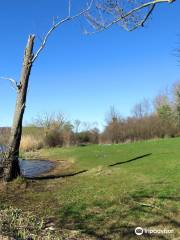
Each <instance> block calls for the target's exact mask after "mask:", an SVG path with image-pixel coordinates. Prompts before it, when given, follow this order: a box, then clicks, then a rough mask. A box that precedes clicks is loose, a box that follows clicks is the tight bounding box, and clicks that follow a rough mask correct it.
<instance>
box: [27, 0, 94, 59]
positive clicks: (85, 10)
mask: <svg viewBox="0 0 180 240" xmlns="http://www.w3.org/2000/svg"><path fill="white" fill-rule="evenodd" d="M93 2H94V0H91V1H90V3H89V4H88V6H87V8H86V9H83V10H82V11H80V12H79V13H77V14H75V15H73V16H70V15H68V16H67V17H66V18H64V19H62V20H59V21H57V22H56V23H53V25H52V27H51V28H50V29H49V31H48V32H47V33H46V35H45V37H44V39H43V42H42V44H41V46H40V48H39V49H38V50H37V52H36V53H35V54H34V57H33V59H32V63H33V62H34V61H35V60H36V59H37V57H38V56H39V54H40V53H41V51H42V50H43V49H44V48H45V46H46V43H47V41H48V39H49V37H50V35H51V34H52V32H53V31H54V30H55V29H57V28H58V27H59V26H60V25H62V24H63V23H65V22H68V21H71V20H74V19H76V18H78V17H80V16H83V15H84V14H85V13H86V12H88V11H89V10H90V9H91V7H92V4H93ZM70 12H71V1H70V0H69V13H70Z"/></svg>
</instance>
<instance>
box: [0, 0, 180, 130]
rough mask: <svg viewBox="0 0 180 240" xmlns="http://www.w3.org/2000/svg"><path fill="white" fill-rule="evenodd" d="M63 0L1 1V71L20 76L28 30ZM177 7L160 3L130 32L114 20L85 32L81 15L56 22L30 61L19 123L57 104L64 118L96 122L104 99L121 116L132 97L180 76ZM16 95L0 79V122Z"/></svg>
mask: <svg viewBox="0 0 180 240" xmlns="http://www.w3.org/2000/svg"><path fill="white" fill-rule="evenodd" d="M80 2H81V1H78V5H81V4H80ZM82 2H83V1H82ZM65 3H66V1H65V0H62V1H59V0H51V1H50V0H45V1H44V0H38V1H37V0H31V5H29V2H28V1H24V0H16V1H12V0H1V1H0V19H1V21H0V29H1V38H0V43H1V44H0V58H1V60H0V76H11V77H13V78H16V79H19V75H20V70H21V64H22V57H23V51H24V47H25V44H26V41H27V37H28V35H29V34H30V33H35V34H37V35H38V36H39V37H40V36H42V35H43V33H44V32H46V30H48V28H49V26H50V24H51V22H52V18H53V16H65V14H66V11H67V8H66V4H65ZM76 4H77V2H76V1H74V5H75V6H76ZM179 12H180V2H179V1H177V2H175V3H174V4H171V5H170V4H161V5H159V6H158V7H157V9H156V11H155V12H154V14H153V17H152V19H151V21H149V22H148V24H147V25H146V27H144V28H141V29H138V30H136V31H134V32H131V33H128V32H126V31H125V30H123V29H121V28H119V27H115V26H114V27H112V28H111V29H109V30H107V31H104V32H102V33H98V34H94V35H91V36H86V35H83V34H82V26H83V24H84V23H83V21H82V20H81V21H76V22H71V23H68V24H65V25H63V26H62V27H61V28H59V29H58V30H57V31H56V32H54V34H53V36H52V37H51V39H50V40H49V42H48V44H47V47H46V49H45V50H44V51H43V53H42V54H41V56H40V57H39V59H38V60H37V62H36V63H35V65H34V66H33V69H32V73H31V78H30V86H29V90H28V98H27V108H26V112H25V116H24V123H27V122H30V121H31V120H32V118H35V117H36V115H38V114H41V113H43V112H58V111H62V112H64V113H66V115H67V116H68V117H69V118H70V119H80V120H82V121H89V122H93V121H97V122H99V123H100V125H102V124H103V122H104V119H105V114H106V112H107V111H108V109H109V107H110V106H111V105H114V106H115V107H116V108H117V109H118V110H119V112H120V113H121V114H122V115H123V116H127V115H129V114H130V113H131V109H132V107H133V105H134V104H136V103H137V102H139V101H141V100H142V99H143V98H150V99H152V98H153V97H154V96H155V95H157V94H158V93H159V91H160V90H162V89H164V88H166V87H167V86H171V85H172V84H173V83H174V82H175V81H178V80H180V67H179V66H178V63H177V59H176V57H175V56H174V54H173V51H174V49H175V48H176V47H177V45H178V36H177V35H178V34H180V14H179ZM36 40H37V45H38V44H39V43H40V42H39V39H38V37H37V38H36ZM36 47H37V46H36ZM15 97H16V94H15V91H14V90H13V89H12V88H11V87H10V84H9V82H6V81H3V80H0V126H7V125H10V124H11V122H12V116H13V110H14V105H15Z"/></svg>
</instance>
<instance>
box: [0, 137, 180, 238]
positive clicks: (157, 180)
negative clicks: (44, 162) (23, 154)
mask: <svg viewBox="0 0 180 240" xmlns="http://www.w3.org/2000/svg"><path fill="white" fill-rule="evenodd" d="M39 154H40V156H43V157H44V158H47V159H54V160H69V161H71V162H72V167H71V168H70V169H68V170H67V171H68V172H70V171H81V170H84V169H86V170H88V171H87V172H86V173H83V174H80V175H76V176H74V177H69V178H63V179H55V180H43V181H33V182H28V184H26V187H23V186H22V184H21V187H19V186H20V184H19V183H17V181H15V182H13V183H10V184H9V185H8V188H7V189H6V191H3V190H2V194H1V196H0V200H1V201H3V200H4V199H6V202H8V203H9V204H11V205H13V206H16V207H20V208H22V209H23V210H24V211H25V210H29V211H34V212H36V214H38V215H39V216H41V215H42V216H45V217H47V216H52V217H53V218H54V221H55V222H56V225H57V226H58V227H59V228H66V229H76V230H78V231H80V232H81V233H85V234H87V235H88V236H90V237H92V238H93V237H94V238H95V239H113V240H115V239H117V240H119V239H135V235H134V233H133V231H134V228H135V227H137V226H142V227H146V228H156V229H164V228H166V229H173V230H174V234H169V235H163V236H162V235H155V236H154V237H153V239H163V238H164V239H172V238H173V237H177V236H178V228H179V226H180V223H179V222H178V210H179V207H180V203H179V200H180V194H179V193H180V186H179V182H180V177H179V176H180V167H179V166H180V164H179V163H180V138H174V139H163V140H151V141H142V142H136V143H130V144H122V145H91V146H86V147H72V148H54V149H43V150H40V151H39ZM146 154H149V155H148V156H145V157H142V158H139V159H135V160H132V159H134V158H137V157H140V156H143V155H146ZM129 160H132V161H130V162H127V161H129ZM120 162H124V163H123V164H117V165H115V166H113V167H109V165H111V164H115V163H120ZM12 191H13V192H12ZM17 199H18V201H17ZM147 238H148V236H147V235H146V236H145V237H141V239H147ZM67 239H68V238H67ZM78 239H80V238H78Z"/></svg>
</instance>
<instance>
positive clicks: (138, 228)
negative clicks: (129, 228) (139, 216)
mask: <svg viewBox="0 0 180 240" xmlns="http://www.w3.org/2000/svg"><path fill="white" fill-rule="evenodd" d="M135 234H136V235H138V236H140V235H142V234H143V228H142V227H137V228H135Z"/></svg>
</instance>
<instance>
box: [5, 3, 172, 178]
mask: <svg viewBox="0 0 180 240" xmlns="http://www.w3.org/2000/svg"><path fill="white" fill-rule="evenodd" d="M173 1H175V0H155V1H150V2H144V0H143V1H139V3H138V2H136V1H135V0H131V1H128V2H127V3H124V2H123V0H121V1H118V0H89V1H88V2H87V6H86V7H85V8H84V9H83V10H82V11H79V12H78V13H77V14H75V15H71V12H72V11H71V9H72V6H71V5H72V4H71V0H68V14H67V17H65V18H63V19H60V18H59V17H57V18H56V19H53V23H52V26H51V27H50V29H49V30H48V31H47V33H46V34H45V37H44V38H43V40H42V43H41V45H40V47H39V49H38V50H37V51H36V52H34V43H35V35H30V36H29V37H28V42H27V46H26V48H25V52H24V59H23V65H22V72H21V77H20V81H19V83H18V82H17V81H16V80H14V79H13V78H9V77H1V79H5V80H9V81H10V82H11V84H12V85H13V87H14V88H15V89H16V91H17V99H16V108H15V112H14V119H13V124H12V128H11V135H10V141H9V146H8V152H7V154H6V157H5V158H4V160H3V176H4V180H5V181H9V180H12V179H14V178H16V177H17V176H18V175H20V167H19V161H18V158H19V146H20V141H21V134H22V121H23V115H24V111H25V107H26V96H27V89H28V83H29V77H30V74H31V69H32V66H33V64H34V63H35V61H36V59H37V58H38V57H39V55H40V53H41V52H42V51H43V49H44V48H45V47H46V44H47V42H48V39H49V38H50V36H51V35H52V34H53V33H54V31H55V30H56V29H57V28H59V27H60V26H61V25H62V24H64V23H66V22H70V21H73V20H75V19H77V18H79V17H81V16H84V17H85V19H87V21H88V23H90V25H91V26H92V27H93V29H95V32H98V31H103V30H105V29H108V28H110V27H111V26H112V25H114V24H116V23H117V24H120V25H121V26H122V27H124V28H125V29H126V30H129V31H132V30H134V29H136V28H137V27H139V26H143V25H144V23H145V22H146V21H147V19H148V18H149V16H150V15H151V13H152V12H153V10H154V7H155V6H156V5H157V4H160V3H164V2H168V3H170V2H173ZM141 10H142V11H143V14H142V15H141V14H139V13H140V11H141ZM145 11H146V13H145V15H144V12H145ZM142 16H143V17H142Z"/></svg>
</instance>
